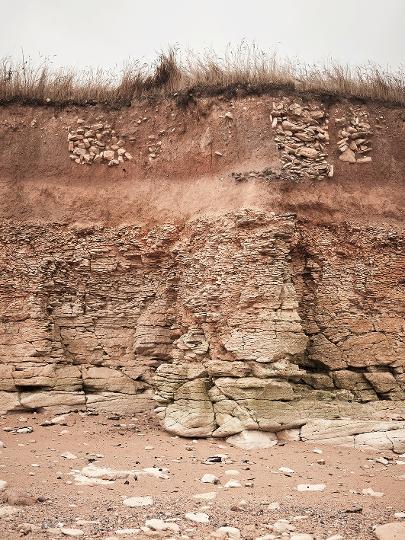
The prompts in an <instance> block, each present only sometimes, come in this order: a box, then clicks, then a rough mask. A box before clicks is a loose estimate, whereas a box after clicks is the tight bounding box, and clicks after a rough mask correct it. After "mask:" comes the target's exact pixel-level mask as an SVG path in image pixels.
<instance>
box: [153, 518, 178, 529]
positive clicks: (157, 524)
mask: <svg viewBox="0 0 405 540" xmlns="http://www.w3.org/2000/svg"><path fill="white" fill-rule="evenodd" d="M145 526H146V527H148V528H149V529H152V531H173V532H178V531H179V530H180V527H179V526H178V525H177V523H170V522H166V521H164V520H163V519H158V518H152V519H147V520H146V521H145Z"/></svg>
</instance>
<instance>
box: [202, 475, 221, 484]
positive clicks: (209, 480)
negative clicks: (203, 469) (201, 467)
mask: <svg viewBox="0 0 405 540" xmlns="http://www.w3.org/2000/svg"><path fill="white" fill-rule="evenodd" d="M200 482H202V483H203V484H219V478H218V477H217V476H215V474H204V476H202V477H201V480H200Z"/></svg>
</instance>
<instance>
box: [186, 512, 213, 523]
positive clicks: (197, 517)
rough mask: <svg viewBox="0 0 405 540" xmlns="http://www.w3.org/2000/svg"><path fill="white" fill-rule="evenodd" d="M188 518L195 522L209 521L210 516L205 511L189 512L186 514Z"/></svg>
mask: <svg viewBox="0 0 405 540" xmlns="http://www.w3.org/2000/svg"><path fill="white" fill-rule="evenodd" d="M185 517H186V519H189V520H190V521H194V522H195V523H209V520H210V517H209V515H208V514H205V513H204V512H187V514H185Z"/></svg>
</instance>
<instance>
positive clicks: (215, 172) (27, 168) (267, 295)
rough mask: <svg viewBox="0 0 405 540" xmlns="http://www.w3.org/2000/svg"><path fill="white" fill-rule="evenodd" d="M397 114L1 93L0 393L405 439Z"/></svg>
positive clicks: (177, 423)
mask: <svg viewBox="0 0 405 540" xmlns="http://www.w3.org/2000/svg"><path fill="white" fill-rule="evenodd" d="M359 111H360V112H359ZM402 114H403V112H402V111H400V110H398V109H382V108H378V107H376V106H375V105H368V106H365V105H364V104H363V105H359V104H356V105H355V106H354V105H353V104H348V103H346V104H342V103H338V104H333V105H331V104H325V103H320V102H313V101H311V102H308V103H307V102H305V101H304V100H298V101H297V100H296V99H294V98H291V97H290V98H288V100H287V98H285V97H282V98H281V97H280V96H276V97H270V96H265V97H262V98H243V99H242V98H241V99H239V100H234V101H232V102H229V101H227V100H218V99H211V100H209V99H206V100H201V103H198V104H197V105H196V106H195V107H194V108H192V109H191V110H180V109H178V108H177V106H176V105H175V104H174V103H167V102H165V103H160V104H153V105H151V104H145V103H144V104H142V105H139V104H138V105H134V106H133V107H132V108H130V109H127V110H121V111H105V110H104V111H103V110H97V109H96V108H88V109H84V110H83V109H81V110H76V109H74V108H71V109H64V110H61V111H58V110H54V109H50V108H49V109H39V108H37V109H35V108H34V109H29V108H27V107H16V106H14V107H8V108H3V109H2V110H1V122H2V124H1V126H2V132H1V137H2V149H1V157H2V160H1V182H2V184H1V188H2V203H1V208H2V216H3V217H2V225H1V235H0V241H1V244H2V245H1V252H0V253H1V254H0V264H1V277H0V280H1V289H0V306H1V330H0V375H1V377H0V409H1V411H2V412H5V411H13V410H21V409H24V408H28V409H40V408H42V407H55V408H58V409H60V408H64V407H65V408H77V409H81V408H83V409H84V408H86V409H89V410H97V411H108V412H112V413H114V412H116V413H119V414H126V413H134V412H142V411H147V410H150V409H151V408H153V407H154V406H155V407H156V402H157V407H156V409H155V410H156V414H157V415H158V416H159V418H160V419H161V421H162V425H163V426H164V427H165V429H167V430H169V431H171V432H173V433H176V434H180V435H185V436H192V437H194V436H209V435H213V436H217V437H228V436H238V434H239V433H243V436H245V437H246V433H247V434H248V435H247V436H248V438H249V436H250V435H251V436H252V437H255V436H257V432H258V431H261V432H265V433H266V434H267V435H266V436H267V437H268V438H269V440H271V439H272V438H277V437H278V438H293V439H299V438H301V439H327V440H330V441H336V442H340V443H342V442H343V443H345V444H355V445H356V444H359V445H360V444H366V445H374V446H375V445H377V446H379V447H381V448H390V449H395V450H396V451H404V446H405V442H404V441H405V422H404V408H403V406H402V404H403V399H404V388H405V378H404V377H405V375H404V366H405V319H404V313H405V274H404V268H405V250H404V244H405V235H404V228H403V200H404V189H403V178H404V175H403V172H404V160H403V157H404V156H403V147H402V146H401V140H402V139H401V138H402V137H403V132H404V122H403V117H402V116H401V115H402ZM356 115H357V116H356ZM78 117H79V123H77V118H78ZM83 118H85V120H83ZM277 118H279V120H276V121H275V119H277ZM107 121H108V123H107ZM94 122H99V124H94ZM101 124H102V128H101V127H100V125H101ZM360 124H361V125H360ZM72 125H74V126H79V127H75V128H74V129H73V128H72ZM94 126H96V127H94ZM97 126H98V127H97ZM362 126H363V127H362ZM364 126H365V127H364ZM367 126H368V127H367ZM350 127H352V128H353V129H349V128H350ZM104 128H105V129H104ZM342 130H343V138H342ZM345 130H346V131H345ZM82 131H83V133H82ZM345 133H346V135H345ZM97 134H99V135H100V137H97V136H96V135H97ZM359 134H360V135H359ZM77 137H79V138H77ZM67 139H69V140H68V142H66V140H67ZM107 139H108V141H107V142H106V140H107ZM363 139H364V140H363ZM86 140H87V141H89V142H86ZM83 141H84V142H83ZM97 141H98V142H99V143H100V145H101V146H99V145H97V144H96V143H97ZM371 141H372V143H371ZM159 143H160V144H159ZM103 144H104V147H103V146H102V145H103ZM106 145H107V146H106ZM124 145H125V148H124ZM91 148H93V149H94V151H93V150H91ZM97 148H99V150H97ZM105 148H108V150H105ZM75 149H79V150H80V151H79V152H76V153H73V154H72V152H75ZM100 149H101V150H100ZM120 149H123V150H122V151H120ZM69 152H70V154H69ZM91 152H93V153H94V155H95V156H96V155H100V152H101V154H103V153H104V152H112V154H114V156H115V157H114V156H112V154H111V155H110V154H108V159H109V158H111V159H113V160H115V161H116V163H115V162H114V163H110V161H111V159H109V161H107V158H106V159H104V157H103V155H101V157H100V158H98V159H94V156H93V158H91V157H90V158H87V157H86V158H84V157H83V158H82V156H85V155H86V156H87V155H89V156H90V155H91V154H90V153H91ZM350 152H351V153H352V154H353V156H352V155H351V154H350ZM125 153H127V154H128V155H129V158H125ZM349 154H350V159H346V157H347V156H348V155H349ZM342 155H344V156H345V157H344V158H343V159H342ZM119 156H124V157H123V158H122V159H121V160H119ZM339 156H340V157H339ZM366 157H367V158H370V159H365V158H366ZM132 158H133V159H132ZM353 160H354V161H353ZM82 163H83V164H82ZM108 163H109V164H110V166H109V167H108ZM286 164H287V166H286ZM288 164H290V165H288ZM290 169H291V170H290ZM232 173H233V174H232ZM348 419H349V420H348Z"/></svg>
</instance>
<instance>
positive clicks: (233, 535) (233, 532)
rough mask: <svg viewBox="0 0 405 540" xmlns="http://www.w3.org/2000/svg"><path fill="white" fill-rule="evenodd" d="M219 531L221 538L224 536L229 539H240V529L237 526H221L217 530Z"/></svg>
mask: <svg viewBox="0 0 405 540" xmlns="http://www.w3.org/2000/svg"><path fill="white" fill-rule="evenodd" d="M216 532H217V533H219V534H220V535H221V538H222V537H224V538H225V539H227V540H240V538H241V535H240V530H239V529H237V528H236V527H219V528H218V529H217V530H216Z"/></svg>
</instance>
